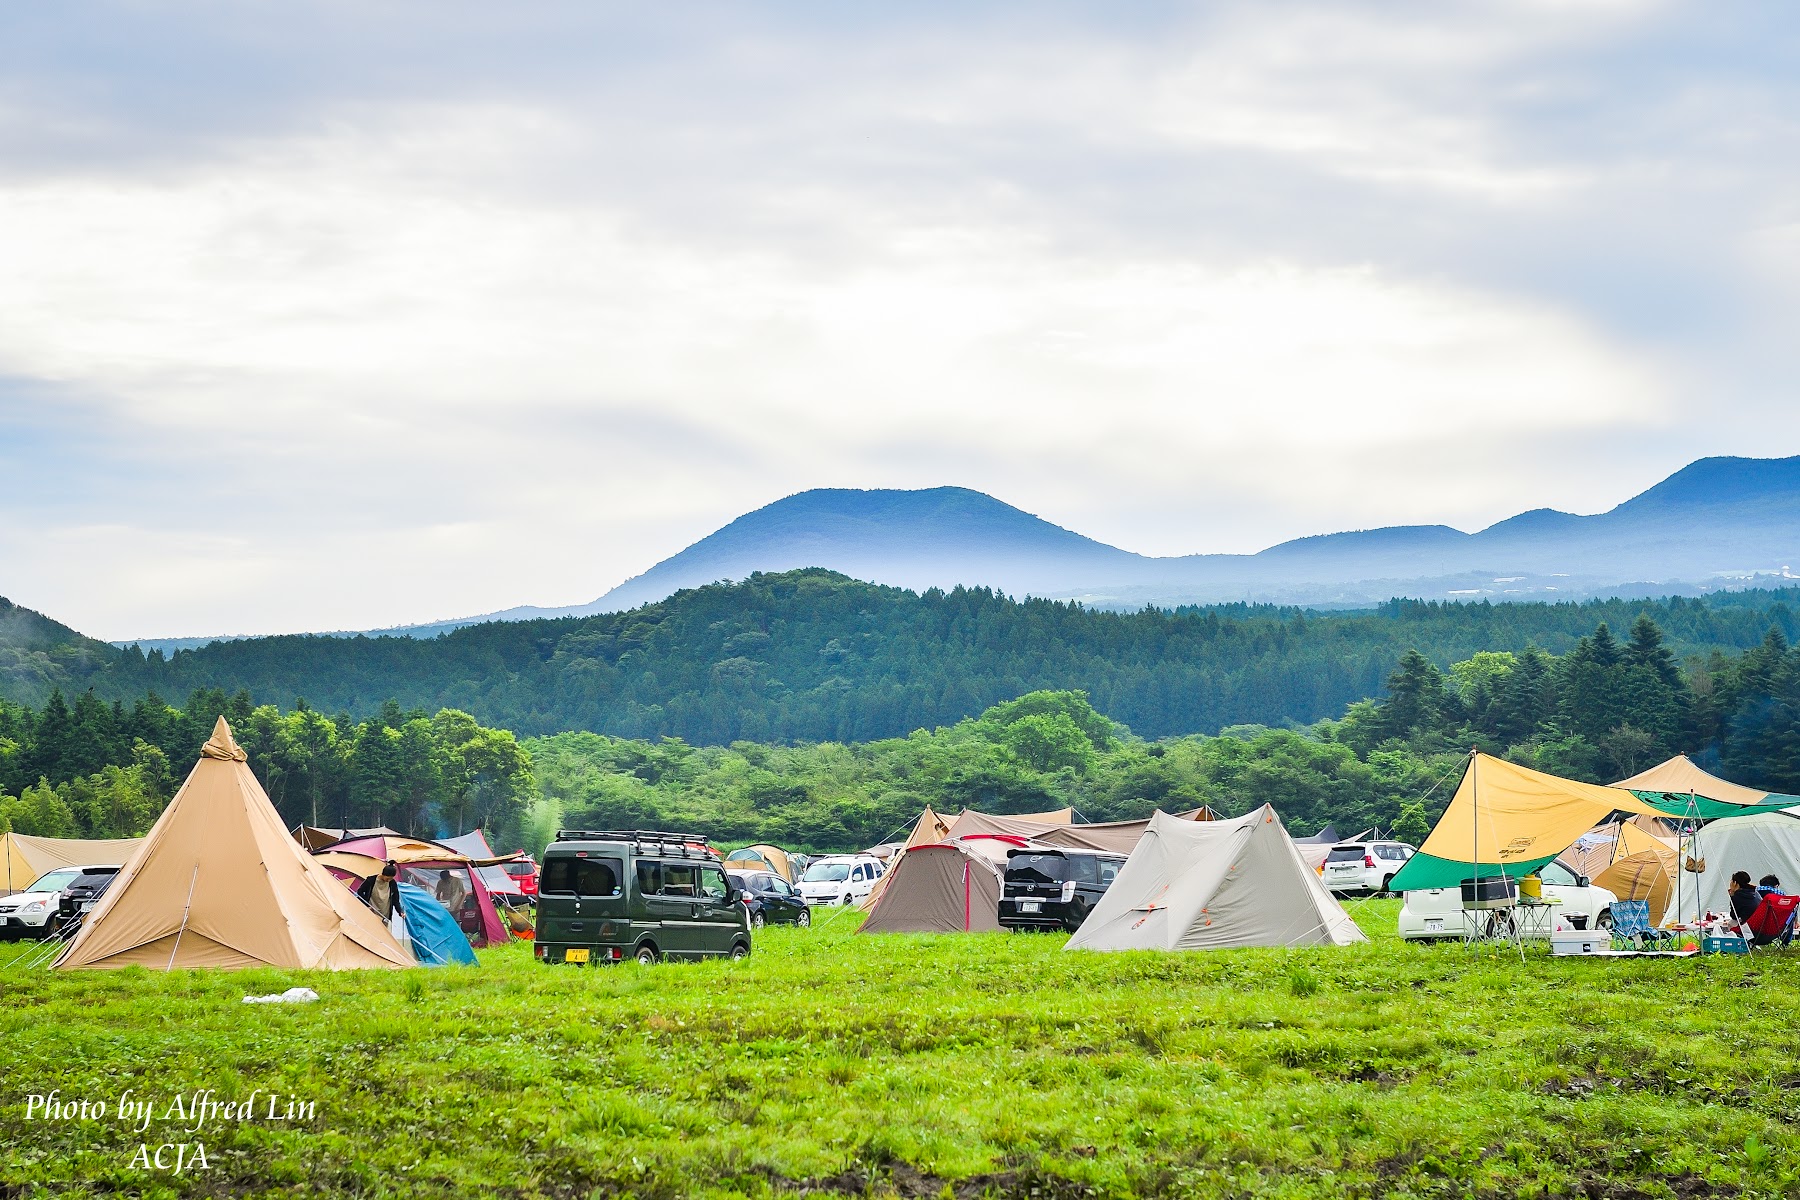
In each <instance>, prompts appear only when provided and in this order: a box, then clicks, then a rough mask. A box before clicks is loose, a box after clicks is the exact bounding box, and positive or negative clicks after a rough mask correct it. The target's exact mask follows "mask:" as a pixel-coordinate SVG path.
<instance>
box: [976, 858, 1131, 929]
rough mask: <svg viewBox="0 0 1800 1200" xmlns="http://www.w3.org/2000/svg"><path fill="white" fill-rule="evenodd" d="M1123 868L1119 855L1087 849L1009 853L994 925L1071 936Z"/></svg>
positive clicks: (1123, 860)
mask: <svg viewBox="0 0 1800 1200" xmlns="http://www.w3.org/2000/svg"><path fill="white" fill-rule="evenodd" d="M1124 865H1125V856H1124V855H1123V854H1102V853H1099V852H1097V851H1093V850H1048V849H1045V850H1009V851H1008V852H1007V855H1006V883H1005V885H1004V887H1003V889H1002V890H1001V893H1000V925H1001V927H1002V928H1005V929H1014V930H1018V929H1066V930H1068V931H1069V932H1070V933H1074V932H1075V931H1076V930H1077V929H1080V928H1081V923H1082V922H1083V921H1085V920H1087V915H1088V913H1089V912H1090V911H1092V909H1093V907H1094V903H1095V902H1096V901H1098V900H1099V899H1100V897H1101V896H1103V895H1105V894H1106V889H1107V888H1109V887H1111V886H1112V881H1113V880H1114V879H1115V878H1117V876H1118V874H1119V868H1120V867H1122V866H1124Z"/></svg>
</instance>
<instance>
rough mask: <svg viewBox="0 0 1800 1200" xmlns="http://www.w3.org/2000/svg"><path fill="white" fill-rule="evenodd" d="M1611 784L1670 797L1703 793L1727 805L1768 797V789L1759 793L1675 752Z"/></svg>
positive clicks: (1759, 801) (1762, 799)
mask: <svg viewBox="0 0 1800 1200" xmlns="http://www.w3.org/2000/svg"><path fill="white" fill-rule="evenodd" d="M1613 786H1614V787H1622V788H1629V789H1631V790H1632V791H1636V792H1664V793H1666V794H1668V795H1671V796H1704V797H1705V798H1706V799H1708V800H1722V801H1724V802H1725V803H1726V804H1761V803H1763V802H1764V801H1765V800H1767V799H1768V798H1769V793H1768V792H1759V791H1757V790H1756V789H1755V788H1748V787H1745V786H1743V785H1742V784H1739V783H1732V782H1730V781H1729V780H1725V779H1720V778H1719V777H1718V776H1717V775H1712V774H1709V773H1707V772H1706V771H1703V770H1701V769H1700V768H1699V767H1697V766H1695V765H1694V760H1693V759H1691V758H1689V757H1688V756H1687V755H1685V754H1677V755H1676V756H1675V757H1674V758H1671V759H1669V760H1668V761H1667V762H1661V763H1657V764H1656V765H1655V766H1654V767H1651V768H1650V769H1649V770H1647V771H1639V772H1638V773H1637V774H1636V775H1633V776H1632V777H1631V778H1630V779H1621V780H1619V782H1617V783H1615V784H1613Z"/></svg>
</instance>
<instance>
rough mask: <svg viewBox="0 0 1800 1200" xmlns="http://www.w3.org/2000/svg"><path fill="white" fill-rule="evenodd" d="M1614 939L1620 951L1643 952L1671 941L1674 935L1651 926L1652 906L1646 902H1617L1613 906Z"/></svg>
mask: <svg viewBox="0 0 1800 1200" xmlns="http://www.w3.org/2000/svg"><path fill="white" fill-rule="evenodd" d="M1612 920H1613V927H1612V938H1613V944H1614V945H1615V946H1617V947H1618V948H1619V949H1635V950H1641V949H1643V948H1644V947H1645V946H1652V947H1653V946H1655V945H1656V944H1657V943H1661V942H1667V941H1671V940H1673V938H1674V936H1675V935H1674V934H1672V933H1670V932H1669V931H1668V930H1666V929H1658V928H1656V927H1655V926H1653V925H1651V924H1650V905H1649V902H1648V901H1644V900H1615V901H1613V906H1612Z"/></svg>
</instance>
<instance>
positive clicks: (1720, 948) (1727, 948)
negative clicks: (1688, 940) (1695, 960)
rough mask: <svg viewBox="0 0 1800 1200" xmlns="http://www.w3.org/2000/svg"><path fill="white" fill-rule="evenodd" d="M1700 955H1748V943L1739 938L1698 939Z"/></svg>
mask: <svg viewBox="0 0 1800 1200" xmlns="http://www.w3.org/2000/svg"><path fill="white" fill-rule="evenodd" d="M1700 953H1702V954H1748V953H1750V943H1749V942H1746V941H1745V940H1744V939H1743V938H1741V937H1709V938H1701V939H1700Z"/></svg>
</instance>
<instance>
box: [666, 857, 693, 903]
mask: <svg viewBox="0 0 1800 1200" xmlns="http://www.w3.org/2000/svg"><path fill="white" fill-rule="evenodd" d="M659 865H660V866H661V867H662V894H663V895H665V896H698V895H699V894H700V878H699V873H700V868H699V867H694V866H689V865H688V864H687V863H661V864H659Z"/></svg>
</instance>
